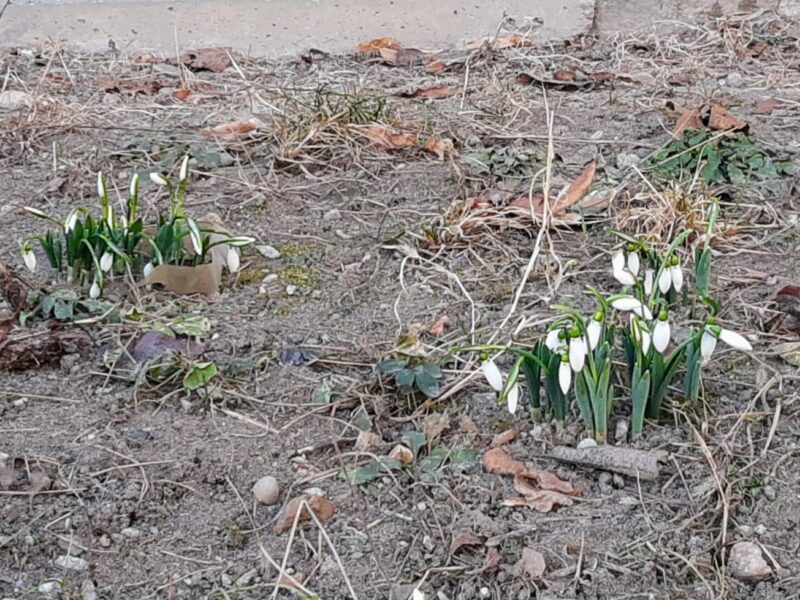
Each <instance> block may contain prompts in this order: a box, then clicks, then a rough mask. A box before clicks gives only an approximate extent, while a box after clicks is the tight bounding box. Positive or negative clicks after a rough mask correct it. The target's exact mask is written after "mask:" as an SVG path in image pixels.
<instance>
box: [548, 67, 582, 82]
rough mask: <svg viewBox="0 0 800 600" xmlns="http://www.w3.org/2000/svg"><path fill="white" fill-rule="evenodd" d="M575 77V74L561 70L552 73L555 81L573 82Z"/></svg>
mask: <svg viewBox="0 0 800 600" xmlns="http://www.w3.org/2000/svg"><path fill="white" fill-rule="evenodd" d="M576 76H577V73H575V71H566V70H563V69H559V70H557V71H553V79H555V80H556V81H575V77H576Z"/></svg>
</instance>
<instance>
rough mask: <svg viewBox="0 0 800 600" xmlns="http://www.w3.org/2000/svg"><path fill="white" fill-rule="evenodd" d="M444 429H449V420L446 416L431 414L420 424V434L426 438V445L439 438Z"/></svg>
mask: <svg viewBox="0 0 800 600" xmlns="http://www.w3.org/2000/svg"><path fill="white" fill-rule="evenodd" d="M446 429H450V419H448V418H447V414H440V413H432V414H430V415H428V416H427V417H425V420H424V421H423V422H422V432H423V433H424V434H425V437H427V438H428V443H430V442H432V441H433V440H434V439H436V438H437V437H439V435H440V434H441V433H442V432H443V431H445V430H446Z"/></svg>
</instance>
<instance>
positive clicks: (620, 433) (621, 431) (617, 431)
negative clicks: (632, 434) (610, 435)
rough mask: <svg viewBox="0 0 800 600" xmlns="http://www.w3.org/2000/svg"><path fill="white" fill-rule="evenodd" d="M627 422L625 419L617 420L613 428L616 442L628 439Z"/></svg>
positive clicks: (623, 441)
mask: <svg viewBox="0 0 800 600" xmlns="http://www.w3.org/2000/svg"><path fill="white" fill-rule="evenodd" d="M628 427H629V425H628V422H627V421H626V420H625V419H620V420H619V421H617V426H616V427H615V428H614V441H615V442H617V444H624V443H625V440H627V439H628Z"/></svg>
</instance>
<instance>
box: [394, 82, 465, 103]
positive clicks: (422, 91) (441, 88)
mask: <svg viewBox="0 0 800 600" xmlns="http://www.w3.org/2000/svg"><path fill="white" fill-rule="evenodd" d="M459 92H461V89H460V88H457V87H454V86H452V85H444V84H442V85H434V86H431V87H427V88H417V89H415V90H414V91H412V92H397V93H395V96H398V97H400V98H425V99H427V98H430V99H433V100H440V99H442V98H449V97H450V96H455V95H456V94H458V93H459Z"/></svg>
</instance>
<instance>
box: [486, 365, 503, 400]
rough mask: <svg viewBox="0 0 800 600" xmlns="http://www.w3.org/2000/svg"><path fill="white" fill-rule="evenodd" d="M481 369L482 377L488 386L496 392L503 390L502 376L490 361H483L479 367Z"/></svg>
mask: <svg viewBox="0 0 800 600" xmlns="http://www.w3.org/2000/svg"><path fill="white" fill-rule="evenodd" d="M481 369H482V370H483V376H484V377H486V381H488V382H489V385H490V386H492V388H493V389H494V390H495V391H496V392H500V391H502V390H503V374H502V373H501V372H500V369H498V368H497V365H496V364H495V362H494V361H493V360H491V359H488V360H485V361H483V364H482V365H481Z"/></svg>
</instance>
